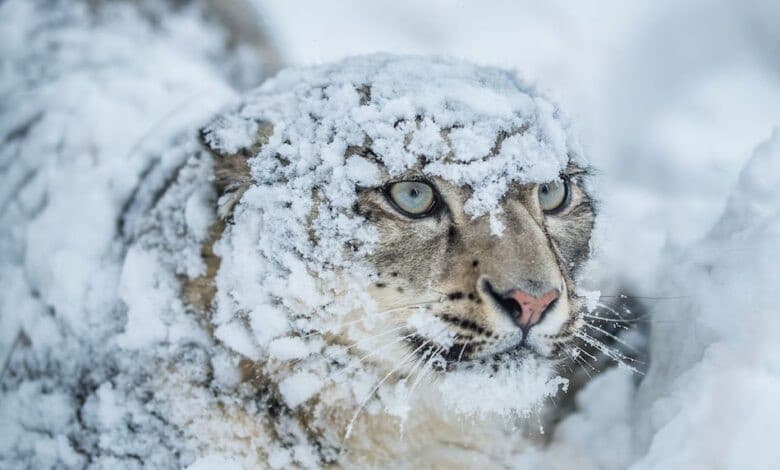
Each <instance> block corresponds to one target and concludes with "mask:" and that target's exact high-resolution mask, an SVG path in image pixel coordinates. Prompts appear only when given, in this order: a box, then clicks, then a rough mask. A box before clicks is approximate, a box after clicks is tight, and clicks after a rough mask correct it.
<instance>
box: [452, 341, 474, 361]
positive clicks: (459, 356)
mask: <svg viewBox="0 0 780 470" xmlns="http://www.w3.org/2000/svg"><path fill="white" fill-rule="evenodd" d="M472 340H473V338H469V339H467V340H466V342H465V343H463V345H462V346H461V347H460V354H458V360H457V361H455V364H460V360H461V359H462V358H463V351H465V350H466V348H467V347H469V344H471V341H472Z"/></svg>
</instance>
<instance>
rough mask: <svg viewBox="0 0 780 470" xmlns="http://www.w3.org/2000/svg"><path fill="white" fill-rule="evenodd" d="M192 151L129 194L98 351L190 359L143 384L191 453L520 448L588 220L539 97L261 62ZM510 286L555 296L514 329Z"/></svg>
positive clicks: (441, 452)
mask: <svg viewBox="0 0 780 470" xmlns="http://www.w3.org/2000/svg"><path fill="white" fill-rule="evenodd" d="M200 141H201V146H197V145H195V143H194V142H193V141H187V142H185V143H184V144H182V145H179V146H178V147H177V150H175V151H174V153H176V152H178V153H180V154H181V155H182V156H181V157H180V158H179V161H180V162H181V163H180V164H179V165H178V166H174V167H171V168H169V169H168V170H165V171H162V170H161V172H160V173H159V174H157V173H155V172H152V173H151V174H150V175H149V177H148V178H147V180H146V182H145V184H142V185H141V186H140V187H139V189H138V191H136V193H137V195H138V197H137V198H136V200H135V201H134V202H133V203H131V204H130V206H131V209H130V210H129V211H128V215H127V217H126V221H125V222H124V223H123V231H124V233H125V237H126V239H127V240H128V243H130V248H129V250H128V253H127V257H126V259H125V265H124V272H123V275H122V281H123V282H122V283H121V286H120V296H121V297H122V299H123V301H124V302H125V304H126V305H127V306H128V312H127V315H128V321H127V326H126V328H125V331H124V333H123V334H122V335H120V337H119V338H118V341H119V342H120V344H122V345H124V346H125V347H130V348H139V347H145V346H149V345H153V344H155V343H158V342H160V341H163V342H168V343H171V344H173V345H175V346H176V347H177V348H180V347H182V346H181V345H182V344H189V346H187V347H188V348H194V349H195V350H204V351H205V352H203V353H201V354H205V355H207V356H210V358H209V360H208V361H205V362H203V363H198V362H195V364H199V365H198V366H197V367H195V366H193V361H181V360H180V359H179V357H180V356H179V355H180V354H182V353H181V352H177V353H176V355H173V356H171V355H169V356H168V357H169V358H172V359H168V360H167V361H164V362H166V363H167V365H166V366H165V373H155V374H153V375H154V379H153V383H154V385H153V386H152V388H153V389H154V390H155V393H156V396H157V397H158V398H159V399H161V403H164V404H166V405H165V406H164V410H165V411H164V412H162V413H163V414H164V415H165V416H166V417H167V419H169V420H170V422H171V423H173V424H174V425H175V427H176V428H178V429H181V432H182V433H183V435H184V437H185V439H186V440H187V441H189V442H190V443H191V445H192V446H194V447H195V448H197V449H199V450H198V452H199V453H201V454H217V455H221V456H225V457H229V458H232V459H236V460H237V461H239V462H242V463H244V464H247V465H259V464H263V465H269V466H272V467H275V468H277V467H278V468H281V467H285V466H287V465H289V464H291V463H294V464H295V465H300V466H304V467H316V466H319V465H323V464H327V463H339V464H346V463H350V464H359V465H373V466H376V465H381V466H385V465H395V464H400V463H412V464H414V465H420V466H426V467H430V466H434V467H436V466H441V467H445V466H447V467H451V466H453V465H456V466H458V465H460V466H473V465H476V464H481V463H483V464H491V463H492V464H497V463H501V462H508V461H509V459H511V456H512V455H513V454H514V453H517V452H519V451H520V450H522V449H523V448H524V447H525V446H527V445H528V442H529V441H528V439H527V437H526V436H525V434H527V433H526V432H525V431H526V430H527V429H528V428H529V424H531V425H532V426H538V425H540V424H541V422H540V421H541V417H540V410H541V407H542V403H543V400H545V399H546V398H547V397H550V396H554V395H555V394H556V393H558V392H559V390H561V389H565V388H566V384H567V382H566V379H565V378H563V377H560V376H559V374H558V372H557V371H556V367H555V366H556V364H557V362H558V361H559V357H561V355H562V354H563V356H562V357H566V356H565V355H566V354H568V350H569V349H572V350H573V348H572V347H571V342H572V340H573V339H574V338H575V336H576V335H577V333H578V329H579V327H580V325H581V322H582V319H581V317H580V315H579V311H580V309H581V307H582V305H581V300H580V299H579V297H578V296H577V294H576V284H575V276H576V274H577V272H578V269H579V268H580V267H581V265H582V264H583V263H584V261H585V260H586V259H587V256H588V252H589V239H590V231H591V228H592V225H593V217H594V213H593V209H592V206H591V203H590V201H589V198H588V195H587V192H586V190H585V186H584V184H585V177H586V174H585V167H586V164H585V162H584V160H583V158H582V156H581V153H580V150H579V148H578V146H577V144H576V141H575V140H573V138H572V137H571V135H570V133H569V131H568V125H567V123H566V121H565V119H564V118H563V117H562V116H561V114H560V112H559V111H558V109H557V108H556V107H554V106H553V105H552V104H550V103H549V102H548V101H547V100H545V99H544V98H542V97H540V96H539V95H538V94H537V93H536V92H535V91H534V90H533V89H531V88H529V87H528V86H527V85H524V84H523V83H522V82H521V81H520V80H519V79H517V78H516V76H515V75H514V74H513V73H511V72H506V71H503V70H498V69H493V68H486V67H478V66H474V65H471V64H467V63H462V62H457V61H451V60H443V59H438V58H432V57H393V56H384V55H379V56H370V57H361V58H355V59H349V60H346V61H343V62H340V63H337V64H332V65H326V66H319V67H312V68H302V69H293V70H288V71H285V72H282V73H281V74H280V75H278V76H277V77H275V78H274V79H272V80H270V81H268V82H267V83H266V84H264V85H263V86H262V87H260V88H259V89H257V90H255V91H252V92H250V93H248V94H247V95H246V96H244V97H243V98H242V99H241V100H240V101H239V102H238V103H237V104H236V105H234V106H232V107H231V108H230V109H228V110H227V111H225V112H223V113H221V114H220V115H219V116H218V117H216V118H215V119H213V120H212V122H211V123H210V124H209V125H207V126H205V127H204V128H203V129H201V131H200ZM403 182H415V183H416V184H423V185H425V186H426V187H428V188H430V199H431V200H430V203H429V207H428V208H427V209H426V212H425V213H423V214H410V213H408V212H405V210H404V209H403V208H402V207H401V206H399V205H398V201H397V200H395V199H394V198H395V196H393V194H394V189H393V187H394V186H393V185H396V184H399V183H403ZM552 188H558V189H559V190H560V192H559V196H560V200H559V201H557V202H556V201H554V202H555V203H554V204H553V206H550V203H549V201H547V200H545V199H544V194H542V192H543V191H548V190H549V191H553V189H552ZM421 190H425V188H422V189H421ZM414 194H417V193H414ZM153 195H156V196H153ZM150 274H151V276H150ZM519 291H522V292H525V293H529V294H528V295H530V297H528V299H531V300H529V302H533V299H539V298H543V297H545V296H549V295H552V296H554V297H555V299H554V300H552V302H549V306H548V308H546V309H545V310H544V311H543V312H542V311H541V310H539V311H538V312H537V313H538V315H539V318H537V320H538V324H536V325H531V324H522V322H523V321H526V320H528V318H530V316H531V315H532V308H533V305H531V304H526V303H522V302H525V300H523V299H525V298H526V297H518V298H519V299H521V300H519V301H515V303H514V304H513V303H512V301H510V300H507V299H509V298H511V295H515V294H514V293H516V292H519ZM523 312H524V313H523ZM522 315H526V317H528V318H526V317H522ZM524 319H525V320H524ZM183 325H187V326H186V327H183ZM531 326H532V327H531ZM187 354H194V353H191V352H188V353H187ZM193 367H195V369H193ZM194 378H197V380H195V379H194Z"/></svg>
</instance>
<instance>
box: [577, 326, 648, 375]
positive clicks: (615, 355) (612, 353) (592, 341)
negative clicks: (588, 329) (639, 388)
mask: <svg viewBox="0 0 780 470" xmlns="http://www.w3.org/2000/svg"><path fill="white" fill-rule="evenodd" d="M576 336H577V337H578V338H580V339H581V340H583V341H585V342H586V343H587V344H589V345H591V346H593V347H595V348H596V349H598V350H599V351H601V352H603V353H604V354H606V355H607V357H609V358H610V359H612V360H613V361H615V362H617V363H619V364H621V365H622V366H623V367H626V368H628V369H629V370H630V371H632V372H635V373H637V374H640V375H644V374H643V373H642V372H641V371H640V370H639V369H637V368H636V367H634V366H632V365H630V364H626V363H625V362H623V361H624V360H625V361H631V362H636V363H641V362H640V361H638V360H636V359H634V358H632V357H628V356H626V355H624V354H622V353H620V352H619V351H617V350H614V349H612V348H610V347H609V346H607V345H606V344H604V343H602V342H601V341H599V340H597V339H596V338H594V337H592V336H590V335H588V334H587V333H584V332H578V333H576Z"/></svg>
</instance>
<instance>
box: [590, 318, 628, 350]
mask: <svg viewBox="0 0 780 470" xmlns="http://www.w3.org/2000/svg"><path fill="white" fill-rule="evenodd" d="M584 325H585V326H587V327H588V328H591V329H593V330H596V331H598V332H600V333H602V334H604V335H606V336H607V337H609V338H612V339H613V340H615V341H617V342H618V343H620V344H622V345H623V346H625V347H627V348H628V349H630V350H632V351H634V352H635V353H638V352H639V351H637V349H636V348H635V347H633V346H631V345H630V344H628V343H626V342H625V341H623V340H622V339H621V338H619V337H618V336H615V335H613V334H612V333H610V332H609V331H607V330H605V329H603V328H599V327H598V326H596V325H592V324H590V323H585V324H584Z"/></svg>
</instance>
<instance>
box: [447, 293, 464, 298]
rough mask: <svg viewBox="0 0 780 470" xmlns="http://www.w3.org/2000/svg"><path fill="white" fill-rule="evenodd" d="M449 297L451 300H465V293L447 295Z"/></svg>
mask: <svg viewBox="0 0 780 470" xmlns="http://www.w3.org/2000/svg"><path fill="white" fill-rule="evenodd" d="M447 297H448V298H449V299H450V300H459V299H462V298H463V292H453V293H451V294H449V295H447Z"/></svg>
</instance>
